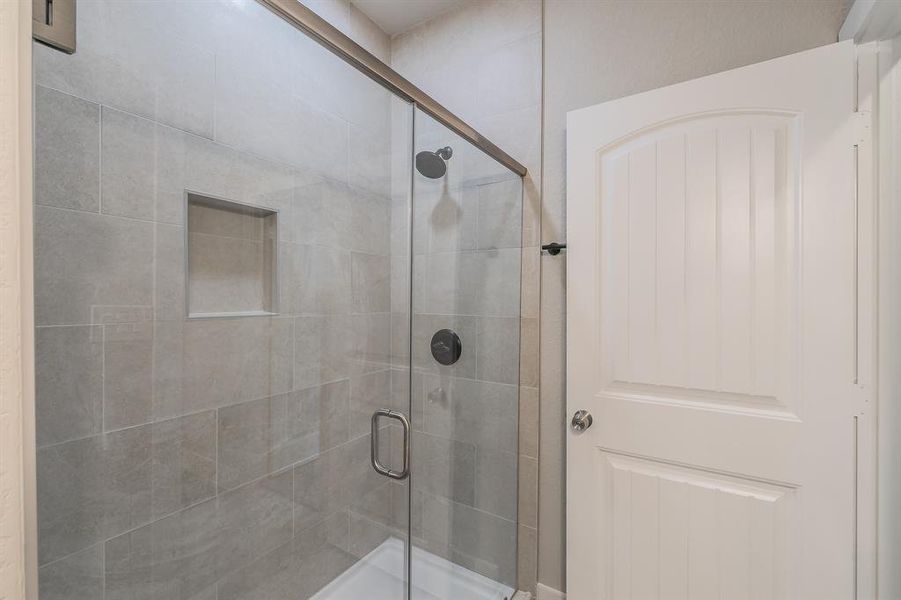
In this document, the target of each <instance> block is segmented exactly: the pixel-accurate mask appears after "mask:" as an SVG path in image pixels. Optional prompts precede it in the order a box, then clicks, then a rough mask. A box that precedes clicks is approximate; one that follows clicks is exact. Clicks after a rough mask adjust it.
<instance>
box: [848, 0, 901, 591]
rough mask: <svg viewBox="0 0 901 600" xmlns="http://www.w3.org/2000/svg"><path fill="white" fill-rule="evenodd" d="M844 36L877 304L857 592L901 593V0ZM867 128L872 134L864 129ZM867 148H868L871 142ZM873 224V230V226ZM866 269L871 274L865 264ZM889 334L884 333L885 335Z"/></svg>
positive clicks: (871, 326) (883, 5) (861, 459)
mask: <svg viewBox="0 0 901 600" xmlns="http://www.w3.org/2000/svg"><path fill="white" fill-rule="evenodd" d="M839 39H840V40H849V39H853V40H854V41H855V43H856V44H858V111H865V112H869V113H870V118H869V119H865V120H864V121H863V122H862V124H865V123H866V121H869V124H870V125H871V128H870V131H869V135H868V136H866V135H864V137H868V138H869V144H868V145H867V146H866V147H865V151H867V152H869V156H867V155H866V153H864V154H858V160H859V163H858V175H859V181H860V183H861V184H862V185H861V186H860V187H859V188H858V191H859V193H864V192H866V193H868V199H867V201H868V202H870V203H871V210H872V214H871V215H870V216H869V218H868V219H867V220H866V221H863V220H862V221H860V222H859V225H862V226H863V227H861V228H860V230H859V238H858V239H859V240H862V241H865V242H867V245H866V246H864V245H860V246H859V249H858V251H859V253H860V254H859V256H860V258H861V259H864V260H866V261H867V262H866V264H865V265H859V266H863V267H866V269H868V270H869V272H870V279H869V280H868V281H867V280H864V279H861V280H860V281H859V284H860V290H859V293H860V295H859V296H858V298H859V301H864V300H866V301H868V302H869V307H870V308H871V312H872V316H871V318H870V319H869V322H868V323H860V324H859V325H860V326H861V328H860V332H861V341H863V340H864V339H865V338H864V336H865V335H867V334H868V335H869V339H868V340H867V341H868V346H867V349H868V351H870V352H872V353H873V356H872V359H871V360H870V364H869V372H868V373H867V377H869V386H870V388H871V389H870V393H869V394H868V396H869V398H870V400H869V402H868V404H869V405H870V406H867V407H866V408H865V412H866V413H867V414H866V415H865V418H864V419H862V420H859V421H858V426H859V429H858V434H859V437H858V457H857V458H858V481H857V483H858V488H857V500H858V515H857V517H858V519H857V540H858V556H857V576H858V582H857V583H858V585H857V597H858V598H860V599H871V598H885V599H886V600H888V599H891V598H897V597H899V596H901V574H899V573H896V572H895V571H897V570H896V569H884V568H880V565H883V564H896V563H897V561H898V560H901V535H899V534H897V533H894V532H897V531H901V517H899V516H897V515H896V513H897V511H896V510H892V507H894V506H897V505H898V504H899V503H901V477H899V476H898V475H897V474H896V473H898V472H901V447H899V445H898V443H897V442H895V441H894V440H897V439H899V436H901V406H897V405H898V401H897V400H896V398H897V397H898V394H899V391H901V374H897V373H895V371H896V370H897V369H895V368H894V366H895V365H896V364H897V362H898V360H899V359H901V315H898V314H896V312H897V311H895V310H893V308H892V307H895V306H898V303H899V302H901V261H899V259H896V258H895V257H896V256H901V243H899V242H896V241H895V240H896V239H897V238H898V236H899V235H901V211H899V210H898V208H897V205H898V203H899V202H901V174H896V171H897V169H896V168H895V165H896V164H897V159H901V93H899V92H897V91H896V90H901V87H899V86H901V64H899V63H901V3H897V2H878V1H876V0H855V2H854V4H853V5H852V7H851V9H850V11H849V12H848V16H847V18H846V19H845V22H844V24H843V25H842V28H841V31H840V32H839ZM861 133H863V134H866V133H867V132H865V131H861ZM862 148H863V147H862ZM864 227H866V228H868V229H866V230H865V229H864ZM861 272H862V273H864V271H863V270H862V271H861ZM880 334H881V335H880Z"/></svg>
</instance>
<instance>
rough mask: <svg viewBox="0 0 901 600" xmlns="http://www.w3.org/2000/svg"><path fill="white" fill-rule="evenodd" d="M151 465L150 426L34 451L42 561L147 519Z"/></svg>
mask: <svg viewBox="0 0 901 600" xmlns="http://www.w3.org/2000/svg"><path fill="white" fill-rule="evenodd" d="M150 465H151V432H150V427H149V426H144V427H137V428H132V429H126V430H123V431H119V432H115V433H108V434H103V435H99V436H94V437H90V438H85V439H81V440H75V441H71V442H65V443H63V444H57V445H55V446H49V447H46V448H42V449H40V450H38V454H37V482H38V538H39V545H38V546H39V556H40V562H41V564H44V563H47V562H49V561H51V560H54V559H56V558H60V557H63V556H66V555H68V554H71V553H73V552H76V551H78V550H82V549H84V548H87V547H89V546H92V545H94V544H96V543H98V542H100V541H103V540H105V539H108V538H110V537H113V536H115V535H118V534H120V533H122V532H124V531H127V530H129V529H132V528H134V527H138V526H140V525H142V524H144V523H146V522H147V521H149V519H150V504H151V495H150V487H151V486H150V479H151V469H150Z"/></svg>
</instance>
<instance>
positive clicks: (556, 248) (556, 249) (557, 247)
mask: <svg viewBox="0 0 901 600" xmlns="http://www.w3.org/2000/svg"><path fill="white" fill-rule="evenodd" d="M541 249H542V250H547V253H548V254H550V255H551V256H557V255H558V254H560V251H561V250H565V249H566V244H558V243H557V242H551V243H550V244H544V245H543V246H542V247H541Z"/></svg>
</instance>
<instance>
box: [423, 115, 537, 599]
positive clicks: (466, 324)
mask: <svg viewBox="0 0 901 600" xmlns="http://www.w3.org/2000/svg"><path fill="white" fill-rule="evenodd" d="M414 131H415V137H414V152H415V164H416V169H415V170H414V172H413V203H412V213H413V219H412V223H413V226H412V227H413V235H412V245H413V270H412V273H413V283H412V307H413V335H412V352H411V357H410V364H411V370H412V374H413V375H412V382H413V387H412V401H413V428H414V435H413V448H414V461H413V475H412V481H411V485H412V490H411V510H412V517H411V518H412V535H413V538H412V539H413V549H412V571H411V573H412V577H411V583H412V597H413V598H415V599H420V600H424V599H426V598H428V599H430V600H431V599H434V598H440V599H442V600H444V599H447V600H451V599H457V598H480V599H481V598H484V599H491V600H503V599H504V598H509V597H512V595H513V591H514V588H515V582H516V519H517V514H516V513H517V445H518V405H519V385H518V384H519V338H520V333H519V332H520V270H521V269H520V262H521V231H522V179H521V178H520V177H519V176H517V175H516V174H514V173H512V172H510V171H509V170H508V169H506V168H505V167H504V166H502V165H501V164H499V163H497V162H496V161H494V160H493V159H491V158H490V157H489V156H487V155H486V154H484V153H482V152H481V151H479V150H478V149H476V148H475V147H474V146H472V145H471V144H469V143H468V142H466V141H464V140H463V139H462V138H460V137H459V136H457V135H456V134H454V133H453V132H451V131H450V130H448V129H447V128H446V127H444V126H443V125H441V124H440V123H438V122H436V121H435V120H434V119H432V118H431V117H429V116H428V115H426V114H425V113H423V112H422V111H419V110H416V112H415V126H414ZM455 358H456V361H455V362H452V361H454V359H455Z"/></svg>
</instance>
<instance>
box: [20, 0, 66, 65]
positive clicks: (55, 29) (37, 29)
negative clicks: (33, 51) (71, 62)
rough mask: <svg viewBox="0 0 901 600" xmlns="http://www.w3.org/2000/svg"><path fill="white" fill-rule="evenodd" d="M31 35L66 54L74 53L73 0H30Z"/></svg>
mask: <svg viewBox="0 0 901 600" xmlns="http://www.w3.org/2000/svg"><path fill="white" fill-rule="evenodd" d="M31 6H32V13H31V35H32V37H33V38H34V39H36V40H37V41H39V42H41V43H43V44H47V45H48V46H50V47H51V48H56V49H57V50H62V51H63V52H65V53H66V54H74V53H75V0H32V1H31Z"/></svg>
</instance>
